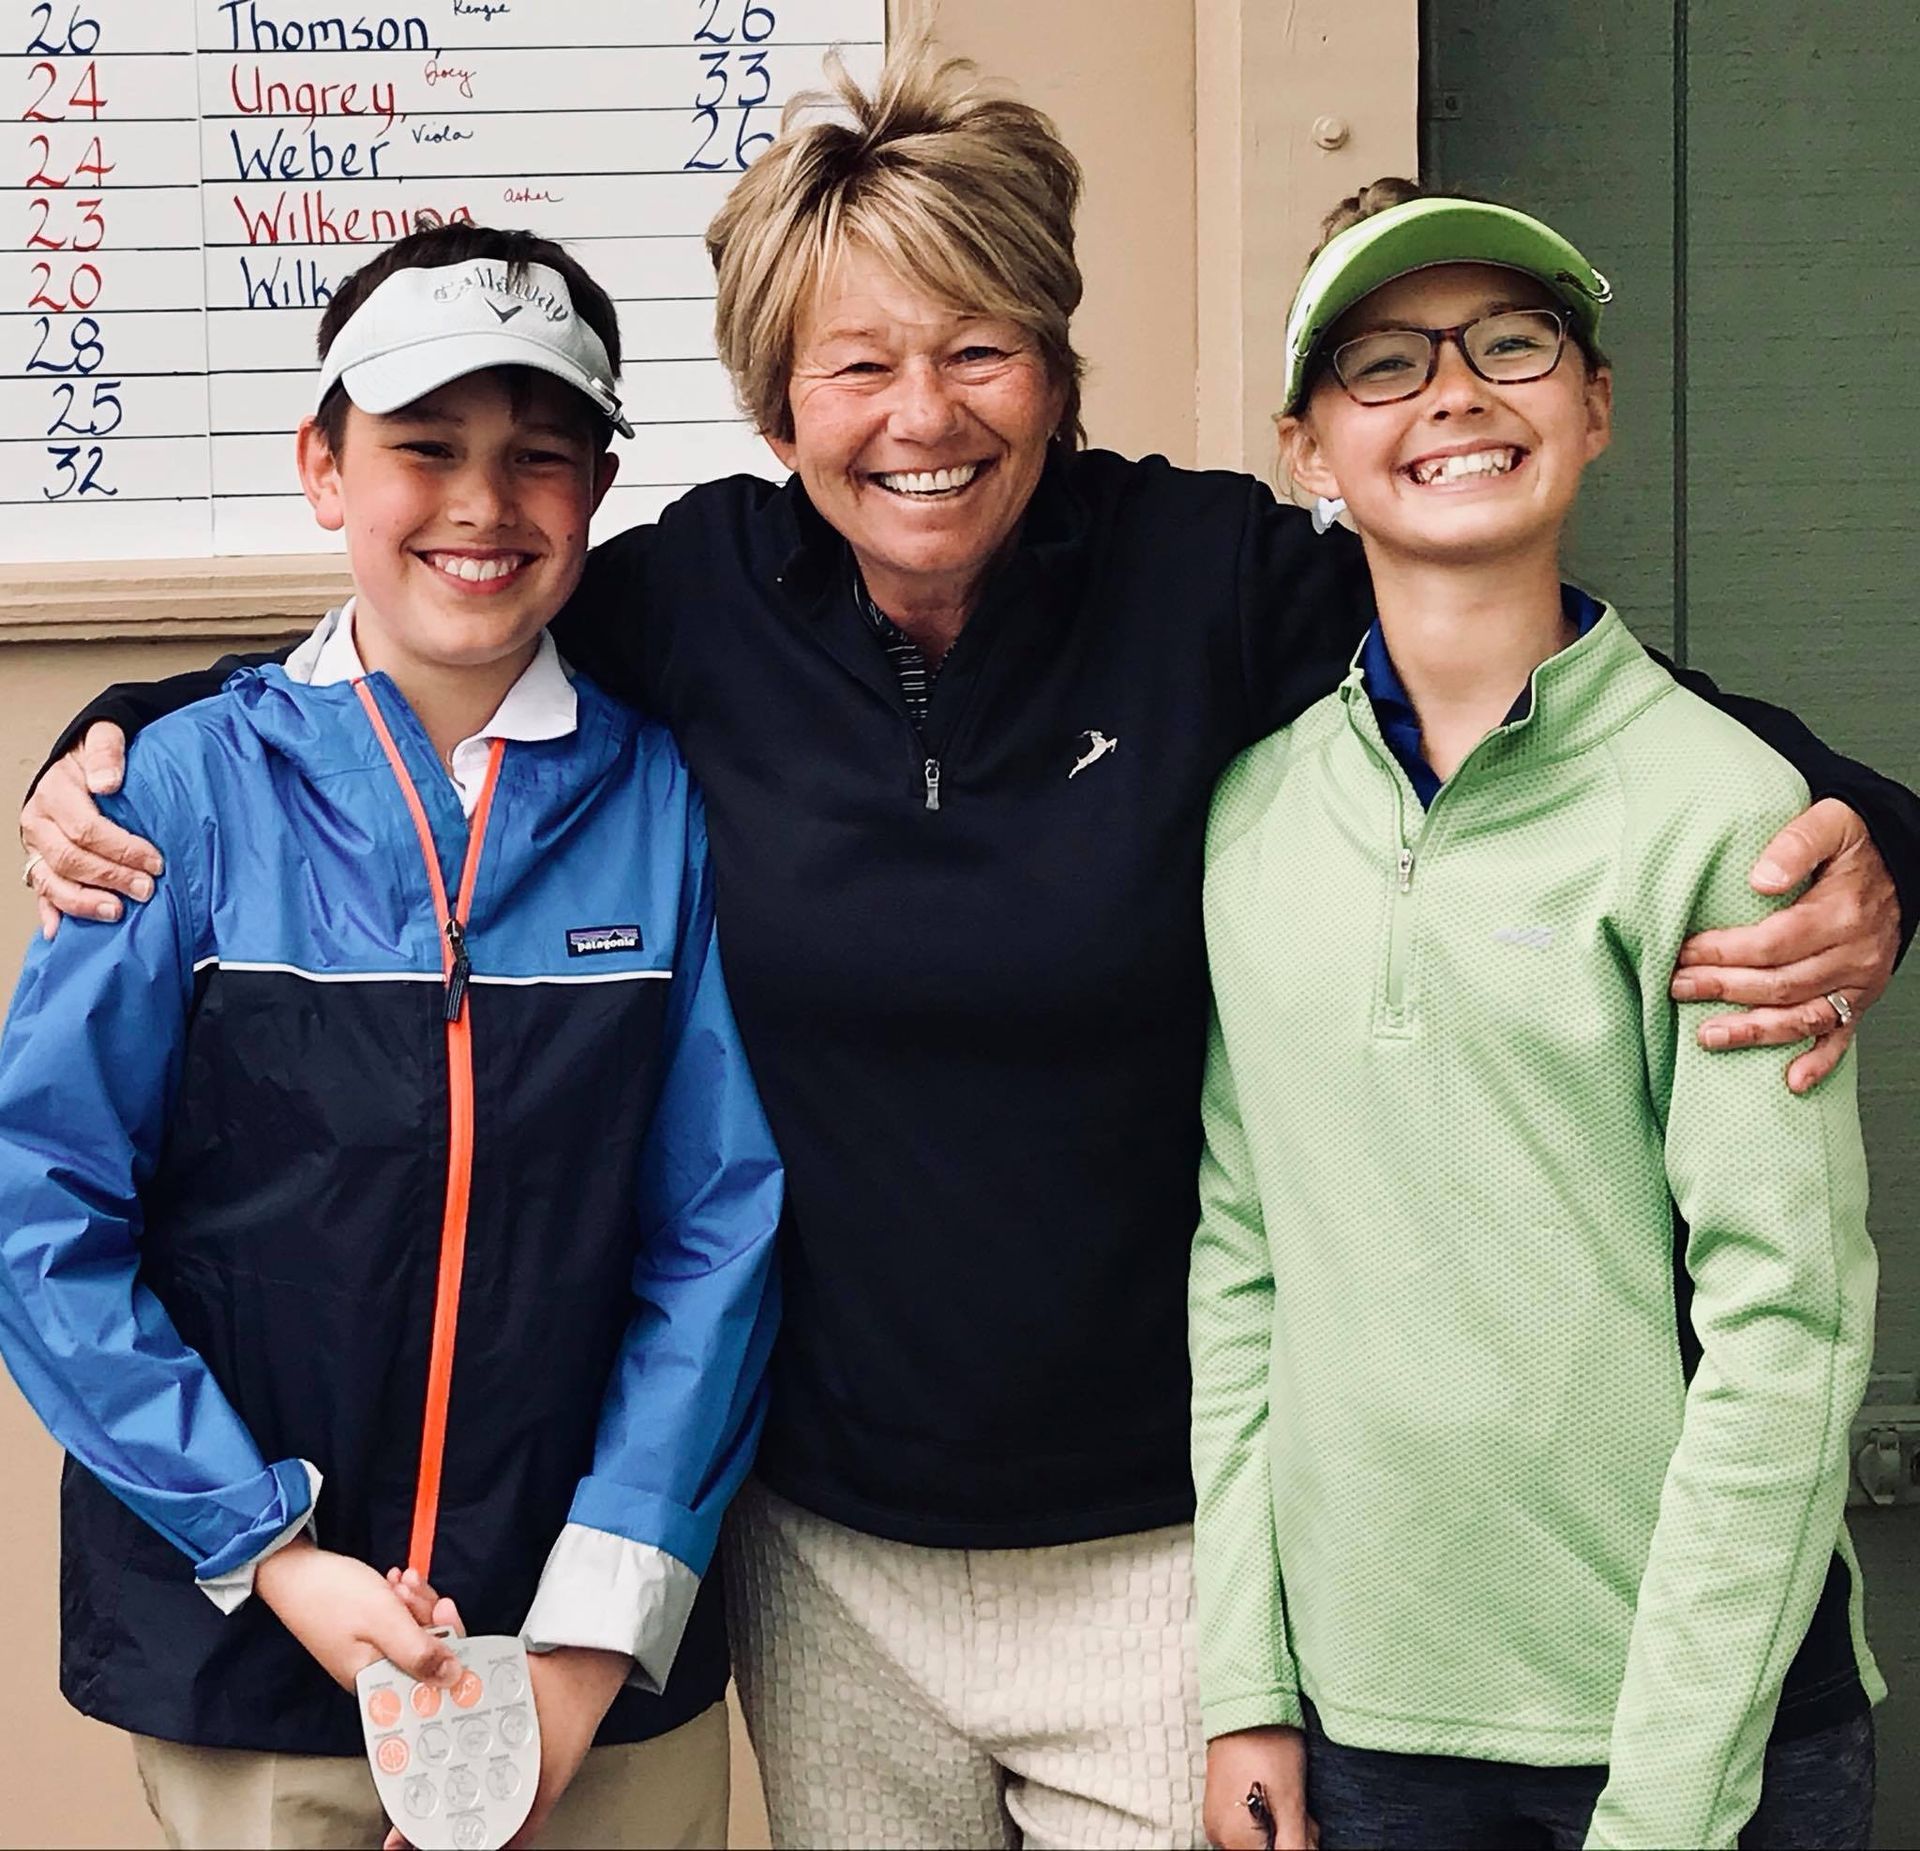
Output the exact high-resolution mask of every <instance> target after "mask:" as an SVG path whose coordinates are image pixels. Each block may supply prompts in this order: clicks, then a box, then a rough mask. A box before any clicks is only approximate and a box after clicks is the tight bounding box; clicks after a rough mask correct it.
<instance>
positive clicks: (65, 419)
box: [47, 379, 127, 437]
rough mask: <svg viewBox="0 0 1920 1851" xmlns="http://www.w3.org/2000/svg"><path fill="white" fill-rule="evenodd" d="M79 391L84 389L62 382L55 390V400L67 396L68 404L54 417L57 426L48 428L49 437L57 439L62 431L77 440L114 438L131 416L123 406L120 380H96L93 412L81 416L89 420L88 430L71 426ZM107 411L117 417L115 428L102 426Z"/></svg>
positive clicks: (52, 424)
mask: <svg viewBox="0 0 1920 1851" xmlns="http://www.w3.org/2000/svg"><path fill="white" fill-rule="evenodd" d="M79 391H80V388H79V387H78V386H76V385H71V384H69V383H68V382H67V381H65V380H62V381H61V382H60V384H58V385H57V386H55V387H54V389H53V395H54V397H55V398H58V397H60V395H61V394H62V393H65V394H66V400H67V402H66V404H65V405H63V406H62V407H61V408H60V410H58V411H57V412H55V413H54V415H53V422H52V423H51V424H49V425H48V426H47V435H48V436H49V437H54V436H57V435H58V434H59V433H60V432H61V431H70V432H72V434H73V435H74V436H76V437H111V436H112V435H113V433H114V432H115V431H117V430H118V429H119V428H120V425H121V421H122V420H123V419H124V418H125V417H126V415H127V414H126V410H125V408H124V407H123V406H122V405H121V403H120V381H119V380H117V379H96V380H95V381H94V382H93V406H92V409H91V410H90V411H86V412H83V413H82V414H81V415H82V416H83V417H85V418H86V419H87V424H86V428H85V429H84V430H83V429H82V428H81V427H80V426H79V425H77V424H74V423H72V422H71V419H72V417H73V401H74V399H75V397H76V396H77V395H78V393H79ZM107 411H111V412H112V413H113V422H112V423H111V424H102V423H101V422H100V419H101V416H102V414H103V413H105V412H107Z"/></svg>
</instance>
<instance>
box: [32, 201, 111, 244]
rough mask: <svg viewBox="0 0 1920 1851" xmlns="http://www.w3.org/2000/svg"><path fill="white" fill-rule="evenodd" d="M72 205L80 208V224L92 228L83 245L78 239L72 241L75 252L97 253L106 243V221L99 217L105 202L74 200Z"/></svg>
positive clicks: (39, 202)
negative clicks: (91, 233) (89, 236)
mask: <svg viewBox="0 0 1920 1851" xmlns="http://www.w3.org/2000/svg"><path fill="white" fill-rule="evenodd" d="M34 203H35V204H36V205H45V204H46V203H47V202H46V201H45V200H36V201H35V202H34ZM73 203H74V204H75V205H76V206H78V207H79V208H80V222H81V224H83V225H90V226H91V227H92V228H93V236H92V237H91V238H89V239H88V240H87V241H86V243H85V244H82V243H81V242H80V240H79V239H78V238H76V239H74V241H73V248H74V249H75V250H76V251H97V250H98V249H99V248H100V247H101V245H103V244H104V243H106V241H107V221H106V220H105V219H104V218H102V217H101V215H100V208H101V206H102V205H103V204H104V203H105V202H104V201H102V200H100V199H98V198H94V199H76V200H75V201H74V202H73Z"/></svg>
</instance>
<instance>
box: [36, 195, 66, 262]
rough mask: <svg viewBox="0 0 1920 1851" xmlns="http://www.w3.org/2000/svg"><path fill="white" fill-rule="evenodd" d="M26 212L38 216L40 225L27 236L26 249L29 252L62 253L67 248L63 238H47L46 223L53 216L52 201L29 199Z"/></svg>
mask: <svg viewBox="0 0 1920 1851" xmlns="http://www.w3.org/2000/svg"><path fill="white" fill-rule="evenodd" d="M27 210H28V211H29V212H37V213H39V214H40V223H39V224H38V225H37V226H36V227H35V228H34V229H33V230H32V231H30V232H29V233H28V234H27V249H28V250H30V251H64V250H65V249H66V248H67V241H66V239H65V238H49V237H48V236H47V221H48V220H49V219H50V218H51V217H52V216H53V201H52V200H50V199H30V200H28V201H27Z"/></svg>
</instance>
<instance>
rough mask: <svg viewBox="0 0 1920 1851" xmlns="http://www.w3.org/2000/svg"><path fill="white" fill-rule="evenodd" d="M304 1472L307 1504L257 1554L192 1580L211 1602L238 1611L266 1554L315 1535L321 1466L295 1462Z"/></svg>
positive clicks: (226, 1611) (222, 1610)
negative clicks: (234, 1565) (229, 1566)
mask: <svg viewBox="0 0 1920 1851" xmlns="http://www.w3.org/2000/svg"><path fill="white" fill-rule="evenodd" d="M295 1463H296V1464H298V1465H299V1467H300V1468H301V1470H302V1471H304V1472H305V1473H306V1475H307V1507H306V1509H305V1510H303V1511H302V1512H301V1513H300V1515H299V1516H297V1517H295V1518H294V1520H293V1521H292V1522H291V1523H289V1524H288V1525H287V1527H286V1528H285V1529H283V1530H282V1531H281V1532H280V1534H279V1535H278V1536H276V1537H274V1539H273V1540H272V1541H271V1542H270V1543H268V1544H267V1546H266V1547H265V1548H264V1549H262V1550H260V1551H258V1552H257V1553H256V1554H254V1555H251V1556H249V1557H248V1558H247V1559H246V1560H245V1561H244V1562H241V1563H240V1564H239V1565H238V1566H237V1567H234V1568H229V1569H226V1570H225V1571H224V1572H222V1573H220V1574H217V1575H207V1576H204V1577H201V1578H198V1579H196V1580H195V1582H194V1586H195V1587H197V1588H198V1589H199V1590H200V1592H201V1593H203V1594H204V1595H206V1597H207V1598H208V1599H209V1600H210V1601H212V1602H213V1604H214V1605H215V1606H216V1607H218V1608H219V1609H220V1611H221V1612H222V1613H237V1612H238V1611H239V1610H240V1608H242V1607H243V1606H245V1605H246V1603H247V1602H248V1601H249V1600H250V1599H252V1598H253V1577H254V1571H255V1570H256V1569H257V1568H258V1567H259V1566H260V1564H261V1563H262V1562H264V1561H265V1560H266V1559H267V1557H268V1556H270V1555H277V1554H278V1553H279V1552H280V1551H281V1550H282V1549H284V1548H285V1547H286V1546H287V1544H288V1543H290V1542H292V1541H294V1540H295V1539H296V1538H297V1537H300V1536H304V1535H317V1532H316V1530H315V1528H314V1521H313V1511H314V1506H315V1505H316V1504H318V1503H319V1502H320V1486H321V1483H322V1479H321V1476H320V1468H319V1467H318V1466H317V1465H315V1464H314V1463H313V1462H312V1461H311V1460H309V1459H300V1460H297V1461H296V1462H295Z"/></svg>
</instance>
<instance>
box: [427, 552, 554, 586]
mask: <svg viewBox="0 0 1920 1851" xmlns="http://www.w3.org/2000/svg"><path fill="white" fill-rule="evenodd" d="M421 558H423V559H424V560H425V561H426V562H427V564H428V565H430V566H432V567H433V569H434V570H435V571H436V572H439V573H441V574H443V575H444V576H445V577H447V578H457V579H459V580H460V581H461V582H462V583H464V584H468V585H491V584H496V583H498V581H499V580H501V579H503V578H513V577H515V576H516V575H517V574H518V573H520V572H522V571H523V570H525V568H526V567H527V566H529V565H531V564H532V563H533V560H532V556H531V555H530V554H527V553H502V554H496V555H495V556H493V557H492V558H488V559H476V558H474V557H473V555H472V554H470V553H423V554H421Z"/></svg>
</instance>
